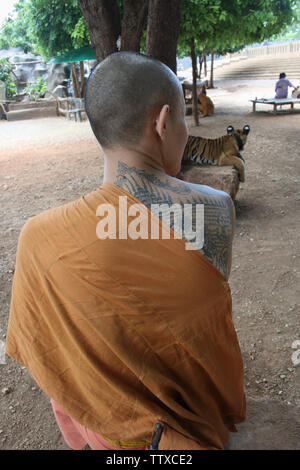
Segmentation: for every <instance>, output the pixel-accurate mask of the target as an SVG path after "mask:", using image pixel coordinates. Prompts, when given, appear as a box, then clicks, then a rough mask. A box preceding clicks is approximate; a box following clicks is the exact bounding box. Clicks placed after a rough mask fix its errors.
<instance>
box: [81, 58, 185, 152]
mask: <svg viewBox="0 0 300 470" xmlns="http://www.w3.org/2000/svg"><path fill="white" fill-rule="evenodd" d="M180 90H181V85H180V82H179V80H178V78H177V77H176V75H175V74H174V73H173V72H172V71H171V70H170V69H169V68H168V67H167V66H166V65H164V64H162V63H161V62H159V61H157V60H155V59H153V58H151V57H147V56H144V55H142V54H138V53H135V52H116V53H114V54H111V55H109V56H108V57H107V58H106V59H105V60H104V61H102V62H100V63H99V64H98V65H97V66H96V67H95V69H94V70H93V71H92V73H91V75H90V77H89V80H88V83H87V87H86V92H85V108H86V113H87V116H88V118H89V121H90V124H91V127H92V129H93V132H94V134H95V136H96V138H97V140H98V141H99V143H100V145H102V146H103V147H104V148H112V147H115V146H121V145H122V144H135V143H138V142H139V140H140V139H141V137H142V136H143V134H144V131H145V128H146V124H147V121H148V119H149V118H150V116H151V113H152V112H153V111H154V110H155V109H159V107H162V106H163V105H164V104H168V105H169V106H170V116H172V114H174V113H176V111H177V104H178V97H179V91H180Z"/></svg>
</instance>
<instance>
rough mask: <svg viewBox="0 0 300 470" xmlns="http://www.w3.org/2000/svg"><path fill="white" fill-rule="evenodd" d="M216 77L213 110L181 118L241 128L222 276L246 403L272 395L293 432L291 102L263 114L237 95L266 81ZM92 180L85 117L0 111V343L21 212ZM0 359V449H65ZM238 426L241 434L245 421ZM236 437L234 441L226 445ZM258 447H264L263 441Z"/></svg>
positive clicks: (299, 294) (295, 327)
mask: <svg viewBox="0 0 300 470" xmlns="http://www.w3.org/2000/svg"><path fill="white" fill-rule="evenodd" d="M216 85H217V88H215V89H214V90H208V95H209V96H210V97H211V98H212V99H213V101H214V104H215V107H216V112H215V114H214V115H213V116H210V117H206V118H203V119H200V127H198V128H195V127H194V126H193V119H192V117H188V118H187V121H188V124H189V128H190V133H191V134H194V135H201V136H203V137H217V136H220V135H223V134H225V133H226V128H227V126H228V125H230V124H231V125H233V126H234V127H237V128H238V127H243V126H244V125H245V124H249V125H250V127H251V131H250V134H249V137H248V143H247V145H246V147H245V150H244V152H243V156H244V158H245V159H246V182H245V183H243V184H241V185H240V190H239V192H238V194H237V198H236V202H235V205H236V231H235V238H234V247H233V259H232V273H231V277H230V286H231V290H232V298H233V318H234V323H235V326H236V330H237V333H238V337H239V341H240V346H241V350H242V355H243V360H244V367H245V389H246V395H247V397H248V399H249V400H250V403H254V402H255V403H258V402H260V403H264V404H265V405H266V406H265V405H264V406H263V407H262V408H263V409H265V410H267V409H268V408H267V407H268V406H269V405H270V404H275V406H277V409H278V410H279V420H280V417H281V418H282V420H284V415H285V413H286V412H288V413H291V416H293V418H295V420H294V421H293V424H292V427H293V426H294V428H293V429H292V432H293V433H296V432H297V430H298V431H299V428H297V426H299V421H300V418H299V416H300V393H299V375H300V367H299V365H298V364H297V362H299V360H297V359H298V358H299V357H300V354H298V356H297V349H300V341H299V340H300V330H299V312H300V306H299V299H300V264H299V256H300V250H299V245H300V244H299V229H300V218H299V207H300V190H299V182H300V158H299V127H300V107H299V108H298V112H294V113H293V114H289V113H287V112H284V113H283V114H281V115H277V116H274V115H272V114H271V107H270V108H268V107H267V106H265V107H264V106H263V105H261V107H260V106H259V105H258V108H257V109H258V110H261V112H259V113H256V114H253V113H252V112H251V111H252V105H251V103H250V102H249V101H248V100H249V99H251V98H254V97H255V96H257V97H268V96H269V97H272V95H273V85H272V86H270V84H269V83H268V82H253V83H252V84H251V83H250V84H249V83H248V84H246V83H243V82H236V83H234V82H219V83H218V82H217V83H216ZM283 109H286V108H283ZM296 111H297V105H296ZM102 178H103V158H102V154H101V149H100V147H99V145H98V144H97V142H96V140H95V139H94V137H93V135H92V132H91V130H90V128H89V125H88V123H87V122H83V123H79V122H78V123H75V122H69V121H66V120H65V119H64V118H49V119H40V120H31V121H16V122H5V121H0V194H1V212H0V232H1V235H0V237H1V238H0V240H1V245H0V292H1V298H0V340H1V341H2V342H5V333H6V329H7V323H8V315H9V305H10V295H11V285H12V279H13V272H14V265H15V256H16V247H17V240H18V236H19V232H20V229H21V227H22V226H23V224H24V222H25V221H26V220H27V219H28V218H29V217H31V216H33V215H36V214H38V213H40V212H41V211H43V210H46V209H49V208H51V207H54V206H58V205H62V204H65V203H67V202H69V201H72V200H74V199H77V198H79V197H80V196H82V195H83V194H85V193H88V192H90V191H92V190H93V189H95V188H96V187H97V186H99V185H100V184H101V182H102ZM297 340H298V341H299V342H298V343H297V342H296V341H297ZM297 344H298V346H297ZM5 362H6V363H5V364H2V365H1V364H0V449H35V450H37V449H44V450H46V449H50V450H57V449H69V448H68V446H67V445H66V444H65V442H64V440H63V438H62V437H61V435H60V432H59V430H58V428H57V425H56V422H55V420H54V417H53V415H52V410H51V407H50V404H49V400H48V398H47V397H46V396H45V394H44V393H43V392H42V391H40V390H39V389H38V387H37V386H36V385H35V384H34V382H33V381H32V379H31V378H30V377H29V375H28V373H27V371H26V369H24V368H23V367H22V366H21V365H20V364H18V363H16V362H14V361H13V360H12V359H10V358H9V357H7V356H6V357H5ZM286 410H288V411H286ZM238 429H239V426H238ZM241 429H243V432H244V433H245V432H246V431H245V430H247V422H246V423H245V424H243V425H242V427H241ZM262 431H263V430H262ZM244 435H245V434H244ZM242 436H243V433H242ZM298 437H299V435H298ZM298 441H299V439H298ZM239 445H240V446H241V445H242V444H236V447H235V448H239ZM278 445H279V444H278ZM290 445H291V446H292V448H295V447H293V446H294V444H290ZM288 447H289V443H288V442H285V441H284V440H283V444H282V448H288ZM240 448H245V447H240ZM266 448H272V444H269V447H268V445H267V447H266ZM277 448H278V447H277ZM298 449H299V447H298Z"/></svg>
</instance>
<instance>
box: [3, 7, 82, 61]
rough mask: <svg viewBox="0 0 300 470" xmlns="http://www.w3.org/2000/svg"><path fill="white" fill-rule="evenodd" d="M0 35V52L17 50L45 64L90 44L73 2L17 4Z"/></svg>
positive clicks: (79, 12) (78, 11)
mask: <svg viewBox="0 0 300 470" xmlns="http://www.w3.org/2000/svg"><path fill="white" fill-rule="evenodd" d="M14 12H15V19H13V18H12V16H9V17H8V18H7V19H6V21H5V22H4V25H3V27H2V29H1V32H0V49H7V48H8V47H10V46H13V47H21V48H22V49H23V50H24V51H25V52H29V51H31V52H35V53H38V54H41V55H42V56H43V58H44V59H45V60H48V59H49V58H51V57H53V56H56V55H59V54H62V53H64V52H67V51H69V50H72V49H75V48H80V47H83V46H87V45H89V44H90V39H89V34H88V31H87V29H86V26H85V22H84V19H83V16H82V13H81V10H80V7H79V5H78V2H77V0H68V1H66V0H20V1H19V3H17V4H16V5H15V9H14Z"/></svg>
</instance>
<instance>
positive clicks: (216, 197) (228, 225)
mask: <svg viewBox="0 0 300 470" xmlns="http://www.w3.org/2000/svg"><path fill="white" fill-rule="evenodd" d="M187 184H189V183H187ZM189 187H190V189H191V194H192V198H193V200H194V201H195V202H196V201H197V203H198V204H203V205H204V245H203V249H202V250H201V251H202V253H203V255H204V256H205V257H206V258H207V259H208V260H209V261H210V262H211V263H212V264H213V265H214V266H215V267H216V268H217V269H218V270H219V271H220V272H221V273H222V274H223V276H224V277H225V279H227V280H228V278H229V274H230V267H231V252H232V239H233V233H234V223H235V209H234V205H233V202H232V199H231V197H230V196H229V195H228V194H227V193H225V192H223V191H219V190H216V189H213V188H210V187H208V186H202V185H196V184H189Z"/></svg>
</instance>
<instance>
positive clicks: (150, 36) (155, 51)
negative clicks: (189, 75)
mask: <svg viewBox="0 0 300 470" xmlns="http://www.w3.org/2000/svg"><path fill="white" fill-rule="evenodd" d="M180 18H181V0H150V3H149V15H148V27H147V41H146V52H147V55H149V56H151V57H154V58H155V59H158V60H160V61H161V62H164V63H165V64H167V65H168V66H169V67H170V69H171V70H173V71H174V72H175V73H176V50H177V41H178V36H179V26H180Z"/></svg>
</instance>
